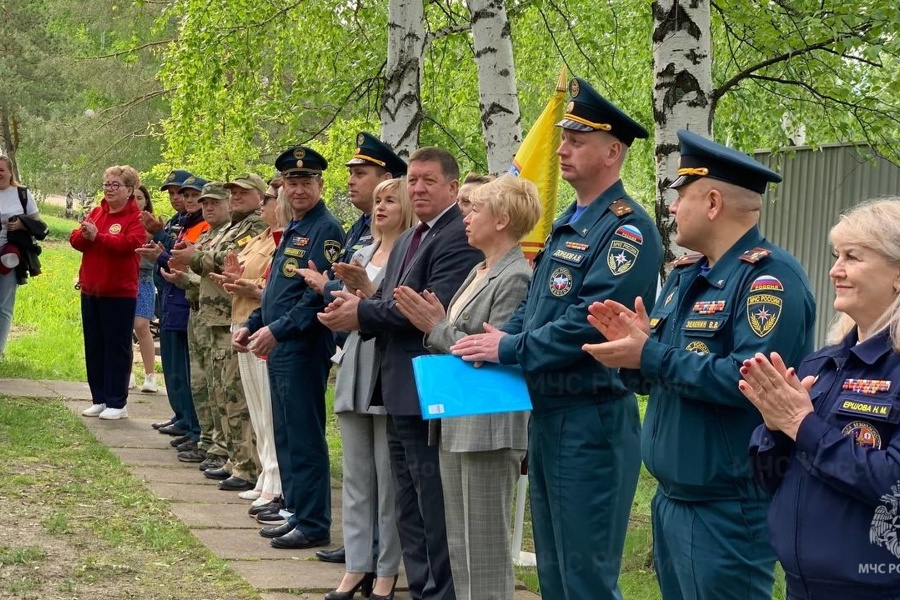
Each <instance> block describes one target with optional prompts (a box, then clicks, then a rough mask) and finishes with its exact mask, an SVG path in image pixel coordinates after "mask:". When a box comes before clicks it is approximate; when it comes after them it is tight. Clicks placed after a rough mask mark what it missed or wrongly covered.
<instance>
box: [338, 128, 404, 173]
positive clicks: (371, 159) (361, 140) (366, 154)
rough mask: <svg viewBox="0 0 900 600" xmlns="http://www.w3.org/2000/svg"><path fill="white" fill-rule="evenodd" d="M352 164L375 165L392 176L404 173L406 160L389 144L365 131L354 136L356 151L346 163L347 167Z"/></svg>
mask: <svg viewBox="0 0 900 600" xmlns="http://www.w3.org/2000/svg"><path fill="white" fill-rule="evenodd" d="M353 165H376V166H379V167H381V168H382V169H384V170H385V171H387V172H388V173H390V174H391V175H393V176H394V177H403V176H405V175H406V162H405V161H404V160H403V159H402V158H400V157H399V156H397V155H396V154H395V153H394V151H393V149H391V147H390V146H388V145H387V144H385V143H384V142H382V141H381V140H379V139H378V138H377V137H375V136H374V135H372V134H371V133H368V132H365V131H360V132H359V135H357V136H356V151H355V152H354V153H353V158H352V159H350V162H348V163H347V166H348V167H352V166H353Z"/></svg>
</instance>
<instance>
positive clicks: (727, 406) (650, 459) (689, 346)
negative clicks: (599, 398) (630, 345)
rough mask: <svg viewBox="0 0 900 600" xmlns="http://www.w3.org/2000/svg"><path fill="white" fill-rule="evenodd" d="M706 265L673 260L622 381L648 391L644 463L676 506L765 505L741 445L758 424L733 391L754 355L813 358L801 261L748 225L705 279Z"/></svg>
mask: <svg viewBox="0 0 900 600" xmlns="http://www.w3.org/2000/svg"><path fill="white" fill-rule="evenodd" d="M705 267H706V259H705V258H704V257H702V256H701V255H699V254H693V255H688V256H686V257H683V258H681V259H679V260H678V261H676V262H675V268H674V270H673V271H672V273H671V275H670V276H669V279H668V280H667V281H666V285H665V287H664V288H663V290H662V292H661V294H660V296H659V300H660V301H659V302H658V303H657V304H656V307H655V308H654V309H653V310H652V311H650V328H651V332H650V339H649V340H648V341H647V343H646V345H645V346H644V350H643V352H642V354H641V367H640V371H638V370H627V369H623V370H622V377H623V380H624V381H625V382H626V384H627V385H628V386H629V387H631V388H632V389H633V390H634V391H636V392H638V393H640V394H647V393H649V394H650V401H649V403H648V405H647V414H646V415H645V418H644V429H643V436H642V454H643V459H644V464H645V465H646V466H647V469H648V470H649V471H650V473H652V474H653V476H654V477H656V479H657V480H658V481H659V484H660V487H661V488H662V491H663V493H664V494H665V495H666V496H668V497H670V498H674V499H676V500H688V501H690V500H697V501H705V500H724V499H745V498H762V497H764V494H763V493H762V492H761V491H760V490H759V489H758V488H757V487H756V485H755V484H754V483H753V480H752V476H751V470H750V463H749V460H748V457H747V444H748V443H749V441H750V435H751V434H752V433H753V430H754V429H755V428H756V427H757V426H758V425H759V424H761V423H762V417H761V416H760V414H759V412H758V411H757V410H756V408H754V407H753V405H751V404H750V402H749V401H748V400H747V399H746V398H744V396H743V394H741V392H740V391H739V390H738V381H739V380H740V372H739V369H740V367H741V364H742V363H743V361H744V360H746V359H748V358H750V357H752V356H753V355H754V354H755V353H756V352H762V353H764V354H766V355H768V354H769V353H770V352H773V351H777V352H779V353H780V354H781V356H782V358H784V360H785V362H786V363H787V364H788V365H798V364H800V361H801V359H803V357H804V356H806V355H807V354H809V353H810V352H811V351H812V345H813V323H814V321H815V316H816V304H815V300H814V299H813V295H812V292H811V291H810V289H809V281H808V280H807V278H806V274H805V273H804V272H803V267H801V266H800V263H798V262H797V260H796V259H795V258H794V257H793V256H791V255H790V254H788V253H787V252H785V251H784V250H782V249H781V248H779V247H778V246H775V245H774V244H772V243H771V242H769V241H768V240H766V239H765V238H763V236H762V235H761V234H760V232H759V229H757V228H756V227H754V228H753V229H751V230H750V231H748V232H747V233H746V234H744V236H743V237H741V239H740V240H738V242H737V243H736V244H735V245H734V246H732V247H731V249H729V250H728V252H726V253H725V254H724V255H723V256H722V258H721V259H720V260H719V261H718V262H717V263H716V264H715V265H714V266H713V268H712V269H709V270H708V272H705V270H706V269H705Z"/></svg>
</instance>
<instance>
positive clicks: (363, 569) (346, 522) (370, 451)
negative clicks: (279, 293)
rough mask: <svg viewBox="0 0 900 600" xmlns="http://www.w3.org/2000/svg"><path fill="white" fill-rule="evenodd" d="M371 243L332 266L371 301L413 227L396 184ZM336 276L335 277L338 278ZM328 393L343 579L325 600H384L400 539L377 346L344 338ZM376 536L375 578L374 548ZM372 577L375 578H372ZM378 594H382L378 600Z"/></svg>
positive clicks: (390, 184) (384, 200)
mask: <svg viewBox="0 0 900 600" xmlns="http://www.w3.org/2000/svg"><path fill="white" fill-rule="evenodd" d="M373 194H374V196H375V209H374V211H373V212H372V235H373V237H374V238H375V243H374V244H372V245H370V246H367V247H365V248H362V249H360V250H358V251H357V252H356V254H355V255H354V256H353V259H352V260H351V261H350V263H349V264H346V265H338V264H335V272H336V273H337V274H338V275H339V276H340V277H341V280H342V281H343V282H344V285H345V289H347V290H349V291H351V292H356V291H361V292H362V293H363V294H365V295H367V296H371V295H372V294H373V293H374V292H375V290H376V289H378V284H379V283H381V279H382V278H383V277H384V272H383V271H382V268H383V267H384V265H385V264H387V259H388V256H389V255H390V252H391V248H392V247H393V245H394V242H395V241H396V240H397V238H398V237H399V236H400V234H401V233H403V231H405V230H406V229H408V228H409V227H411V226H412V223H413V220H414V215H413V212H412V205H411V204H410V202H409V197H408V196H407V193H406V182H405V181H404V180H402V179H390V180H388V181H384V182H382V183H380V184H378V186H377V187H376V188H375V191H374V192H373ZM339 269H340V272H338V270H339ZM334 361H335V362H337V363H338V364H339V365H340V367H341V368H340V370H339V371H338V375H337V381H336V382H335V387H334V412H335V413H337V416H338V424H339V425H340V429H341V444H342V447H343V469H344V478H343V485H342V488H341V490H342V491H341V493H342V499H343V512H342V518H343V527H344V547H345V550H346V556H347V560H346V562H347V572H346V573H345V574H344V577H343V579H342V580H341V583H340V585H339V586H338V588H337V589H336V590H334V591H331V592H329V593H328V594H326V595H325V598H326V600H349V599H350V598H353V596H354V594H355V593H356V591H357V590H358V589H360V588H362V590H363V595H364V596H367V597H368V596H369V593H370V592H371V590H372V589H373V584H374V590H375V593H373V594H372V596H371V597H372V598H390V597H391V596H392V595H393V592H392V591H393V587H394V584H395V582H396V575H397V573H398V571H399V568H400V539H399V537H398V534H397V522H396V518H395V516H394V509H395V507H394V482H393V478H392V474H391V459H390V453H389V451H388V443H387V416H386V413H385V410H384V407H382V406H373V407H371V408H370V407H369V396H370V395H371V393H372V384H373V379H374V368H375V340H370V341H367V342H364V341H362V339H361V338H360V336H359V332H358V331H353V332H351V333H350V334H349V335H348V336H347V341H346V342H345V343H344V347H343V353H341V351H338V354H336V355H335V357H334ZM376 526H377V531H378V556H377V558H376V560H375V565H374V571H373V564H372V546H373V542H374V539H375V531H376ZM376 576H377V577H376ZM378 592H381V593H380V594H379V593H378Z"/></svg>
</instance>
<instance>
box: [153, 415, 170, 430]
mask: <svg viewBox="0 0 900 600" xmlns="http://www.w3.org/2000/svg"><path fill="white" fill-rule="evenodd" d="M174 422H175V418H174V417H173V418H171V419H169V420H168V421H160V422H159V423H151V424H150V427H152V428H153V429H159V428H160V427H168V426H169V425H171V424H172V423H174Z"/></svg>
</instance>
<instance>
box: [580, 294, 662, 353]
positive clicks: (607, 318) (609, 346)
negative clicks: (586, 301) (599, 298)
mask: <svg viewBox="0 0 900 600" xmlns="http://www.w3.org/2000/svg"><path fill="white" fill-rule="evenodd" d="M587 319H588V322H589V323H590V324H591V325H593V326H594V328H595V329H596V330H597V331H599V332H600V333H601V334H603V337H605V338H606V339H607V340H608V341H606V342H602V343H600V344H584V345H583V346H582V347H581V349H582V350H584V351H585V352H587V353H588V354H590V355H591V356H593V357H594V359H595V360H596V361H598V362H601V363H603V364H604V365H606V366H607V367H610V368H613V369H615V368H623V369H637V368H640V366H641V353H642V352H643V350H644V344H645V343H647V339H648V338H649V336H650V319H649V318H648V317H647V310H646V309H645V308H644V301H643V300H642V299H641V297H640V296H638V297H637V298H635V300H634V310H633V311H632V310H629V309H628V307H626V306H625V305H623V304H620V303H618V302H615V301H614V300H606V301H604V302H594V303H593V304H591V305H590V306H589V307H588V317H587Z"/></svg>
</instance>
